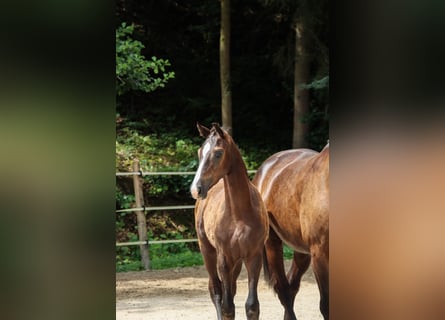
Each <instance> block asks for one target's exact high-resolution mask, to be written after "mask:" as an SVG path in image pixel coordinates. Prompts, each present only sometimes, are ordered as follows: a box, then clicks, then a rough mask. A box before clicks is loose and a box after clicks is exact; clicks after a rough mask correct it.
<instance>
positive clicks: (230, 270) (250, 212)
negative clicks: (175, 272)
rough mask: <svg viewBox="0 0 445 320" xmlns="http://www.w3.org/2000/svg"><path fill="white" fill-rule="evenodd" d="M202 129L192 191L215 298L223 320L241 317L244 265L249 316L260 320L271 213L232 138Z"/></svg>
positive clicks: (214, 130) (202, 249)
mask: <svg viewBox="0 0 445 320" xmlns="http://www.w3.org/2000/svg"><path fill="white" fill-rule="evenodd" d="M197 127H198V130H199V132H200V135H201V136H202V137H204V138H206V140H205V142H204V144H203V146H202V147H201V148H200V149H199V150H198V155H199V167H198V170H197V172H196V175H195V178H194V179H193V183H192V185H191V188H190V191H191V194H192V196H193V198H195V199H197V201H196V206H195V225H196V231H197V234H198V239H199V247H200V249H201V253H202V255H203V257H204V263H205V266H206V269H207V272H208V273H209V291H210V297H211V299H212V301H213V304H214V305H215V308H216V312H217V316H218V319H219V320H221V319H224V320H225V319H234V318H235V305H234V303H233V298H234V296H235V293H236V279H237V278H238V276H239V273H240V271H241V267H242V263H243V262H244V264H245V266H246V269H247V273H248V282H249V296H248V298H247V301H246V304H245V308H246V315H247V319H252V320H253V319H258V317H259V312H260V309H259V302H258V296H257V285H258V278H259V275H260V272H261V266H262V257H263V252H264V243H265V241H266V239H267V236H268V232H269V220H268V217H267V211H266V208H265V206H264V203H263V201H262V200H261V196H260V194H259V192H258V190H257V189H256V188H255V186H254V185H253V184H252V183H251V182H250V180H249V178H248V176H247V170H246V166H245V165H244V162H243V160H242V158H241V154H240V152H239V150H238V148H237V146H236V145H235V143H234V142H233V140H232V138H231V137H230V135H229V134H228V133H227V132H226V131H224V130H223V129H221V128H220V127H219V125H218V124H216V123H213V127H212V128H211V130H209V129H207V128H206V127H204V126H201V125H200V124H199V123H198V124H197ZM221 178H222V179H221Z"/></svg>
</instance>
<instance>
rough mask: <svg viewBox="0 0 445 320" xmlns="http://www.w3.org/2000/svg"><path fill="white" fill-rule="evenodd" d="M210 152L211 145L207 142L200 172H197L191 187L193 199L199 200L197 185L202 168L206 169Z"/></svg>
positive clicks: (199, 168)
mask: <svg viewBox="0 0 445 320" xmlns="http://www.w3.org/2000/svg"><path fill="white" fill-rule="evenodd" d="M209 151H210V143H209V142H207V143H206V144H205V145H204V148H202V157H201V162H200V163H199V167H198V170H197V171H196V174H195V178H194V179H193V182H192V185H191V187H190V192H191V194H192V197H193V199H198V187H197V183H198V181H199V179H200V178H201V172H202V168H203V167H204V163H205V162H206V158H207V155H208V153H209Z"/></svg>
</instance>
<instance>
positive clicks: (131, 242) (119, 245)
mask: <svg viewBox="0 0 445 320" xmlns="http://www.w3.org/2000/svg"><path fill="white" fill-rule="evenodd" d="M196 241H198V239H171V240H146V241H130V242H116V246H118V247H122V246H138V245H141V244H146V245H150V244H166V243H183V242H196Z"/></svg>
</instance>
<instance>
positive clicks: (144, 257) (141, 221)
mask: <svg viewBox="0 0 445 320" xmlns="http://www.w3.org/2000/svg"><path fill="white" fill-rule="evenodd" d="M256 172H257V170H247V173H248V174H254V173H256ZM195 174H196V171H158V172H150V171H142V170H139V161H138V160H134V163H133V171H130V172H116V177H128V176H133V181H134V187H135V195H136V194H137V195H136V198H137V200H136V204H135V205H136V208H127V209H119V210H116V213H121V212H135V214H136V215H137V217H138V227H141V230H140V231H141V232H140V234H139V241H129V242H116V246H117V247H122V246H139V247H140V250H141V262H142V263H143V265H144V268H145V269H146V270H148V269H150V258H149V249H148V248H149V245H152V244H167V243H184V242H197V241H198V239H171V240H167V239H166V240H149V239H147V238H146V230H144V229H145V228H144V227H145V226H146V220H145V215H144V214H143V213H144V212H147V211H157V210H181V209H194V208H195V205H174V206H145V205H144V201H143V196H142V194H143V188H142V186H143V182H144V181H143V179H140V177H144V176H187V175H188V176H190V175H195ZM137 176H139V177H137ZM136 189H137V191H136ZM144 233H145V235H144Z"/></svg>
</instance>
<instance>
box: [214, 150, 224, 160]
mask: <svg viewBox="0 0 445 320" xmlns="http://www.w3.org/2000/svg"><path fill="white" fill-rule="evenodd" d="M222 154H223V151H222V150H218V151H215V158H217V159H219V158H221V156H222Z"/></svg>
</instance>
